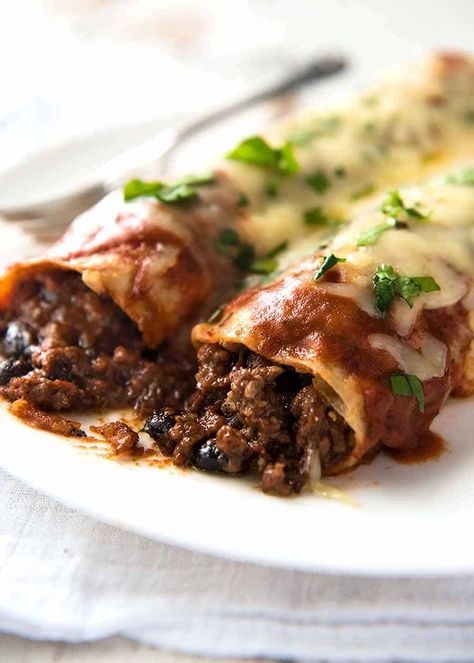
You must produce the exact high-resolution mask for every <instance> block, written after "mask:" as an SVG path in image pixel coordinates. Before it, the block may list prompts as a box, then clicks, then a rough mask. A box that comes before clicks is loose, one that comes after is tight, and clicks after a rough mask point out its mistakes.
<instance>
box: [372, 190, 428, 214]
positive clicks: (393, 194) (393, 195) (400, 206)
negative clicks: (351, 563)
mask: <svg viewBox="0 0 474 663" xmlns="http://www.w3.org/2000/svg"><path fill="white" fill-rule="evenodd" d="M381 210H382V212H383V213H384V214H385V215H387V216H390V217H392V218H394V219H398V218H399V217H403V216H410V217H411V218H412V219H419V220H424V221H425V220H426V219H427V218H428V217H429V214H422V213H421V212H420V211H419V210H417V209H416V208H415V207H407V206H406V205H405V203H404V202H403V200H402V197H401V196H400V192H399V191H397V190H394V191H390V193H389V194H388V196H387V198H386V199H385V200H384V201H383V203H382V206H381Z"/></svg>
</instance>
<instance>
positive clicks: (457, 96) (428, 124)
mask: <svg viewBox="0 0 474 663" xmlns="http://www.w3.org/2000/svg"><path fill="white" fill-rule="evenodd" d="M472 109H474V64H473V62H471V61H470V60H468V59H465V60H461V61H460V62H457V64H455V65H454V64H453V63H452V61H451V60H449V58H446V57H443V56H436V57H434V58H433V59H432V60H430V61H428V63H426V64H425V66H424V67H422V68H421V71H420V69H417V68H413V67H411V68H410V70H409V71H406V72H405V73H404V74H403V75H402V76H398V77H395V78H392V79H390V80H388V81H386V82H384V83H382V84H381V85H379V86H378V87H377V88H376V89H374V90H372V91H371V92H369V93H367V92H365V93H364V94H362V95H360V96H359V97H358V98H356V99H354V100H352V101H350V102H348V103H346V104H345V105H343V106H340V107H338V108H334V109H331V110H329V111H326V112H319V113H312V114H307V115H305V116H304V117H302V118H300V119H298V120H296V121H294V122H293V123H292V124H291V125H290V126H288V125H286V126H285V127H280V128H277V129H275V130H274V131H273V132H269V133H268V134H267V138H268V139H269V141H270V142H271V144H272V145H281V144H282V143H283V142H285V141H288V140H290V141H293V144H294V148H295V153H296V158H297V160H298V162H299V164H300V172H299V173H298V174H297V175H296V176H286V177H283V176H282V177H278V176H277V177H276V181H277V189H278V192H277V195H276V197H274V198H271V197H269V196H268V194H267V193H266V188H267V184H268V182H269V181H270V180H275V177H274V176H273V175H272V174H271V173H269V172H268V171H267V170H265V169H264V168H260V167H256V166H252V165H245V164H242V163H237V162H232V161H227V162H226V163H225V166H224V168H225V169H226V170H227V171H228V172H229V173H230V174H231V176H232V178H233V180H234V181H235V182H236V183H237V186H238V187H239V188H241V190H242V191H243V192H245V194H246V195H247V196H248V198H249V199H250V206H249V207H248V208H247V210H248V212H249V214H248V217H247V220H246V222H244V224H243V226H242V229H241V232H242V233H243V234H244V235H245V237H246V239H247V240H248V241H250V242H251V243H253V244H254V245H255V246H256V247H257V249H258V250H259V251H260V252H261V253H264V252H265V251H268V250H270V249H271V248H273V247H274V246H275V245H276V244H278V243H279V242H281V241H282V240H290V241H291V242H292V243H294V242H295V241H296V242H297V241H298V239H299V238H302V237H307V236H310V237H311V236H312V237H313V242H314V244H315V245H317V243H318V242H319V238H320V236H321V234H323V235H324V234H327V233H328V232H329V233H331V232H334V228H332V227H331V224H330V223H329V224H328V225H327V227H326V228H324V227H321V226H319V225H318V226H316V227H315V226H309V225H306V224H305V223H304V221H303V217H304V213H305V211H307V210H308V209H311V208H314V207H320V208H321V210H323V212H324V214H325V216H326V217H327V218H328V219H329V220H338V221H347V220H348V219H350V218H351V217H352V216H353V214H354V213H357V212H358V210H360V209H363V208H364V207H365V206H366V204H367V202H369V203H370V199H371V198H373V196H374V195H377V193H378V192H380V190H383V189H384V188H386V187H387V186H398V185H401V184H404V183H407V182H410V181H418V180H422V179H424V178H426V177H428V176H430V175H431V174H433V173H436V172H439V171H441V170H442V169H443V168H445V167H446V164H448V163H450V162H452V161H453V160H459V159H460V158H463V157H464V156H469V155H473V154H474V121H473V117H472ZM305 137H306V140H305ZM315 173H319V174H323V176H324V178H325V179H326V181H327V186H324V185H323V186H322V188H323V189H324V190H323V191H320V192H316V191H314V189H312V188H311V186H309V185H308V183H307V181H306V178H307V177H308V176H311V175H313V174H315Z"/></svg>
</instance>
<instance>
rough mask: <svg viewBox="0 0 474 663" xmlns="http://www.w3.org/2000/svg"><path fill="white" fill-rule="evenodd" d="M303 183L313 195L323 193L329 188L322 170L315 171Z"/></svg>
mask: <svg viewBox="0 0 474 663" xmlns="http://www.w3.org/2000/svg"><path fill="white" fill-rule="evenodd" d="M305 182H306V184H308V185H309V186H310V187H311V188H312V189H313V191H314V192H315V193H324V192H325V191H327V189H328V188H329V186H330V182H329V180H328V178H327V177H326V175H325V173H324V171H322V170H317V171H316V172H315V173H313V174H312V175H308V177H306V178H305Z"/></svg>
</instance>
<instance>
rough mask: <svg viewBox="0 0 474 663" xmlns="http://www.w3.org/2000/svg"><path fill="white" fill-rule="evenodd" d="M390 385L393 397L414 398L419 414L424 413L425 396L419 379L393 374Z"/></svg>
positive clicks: (412, 376) (402, 374)
mask: <svg viewBox="0 0 474 663" xmlns="http://www.w3.org/2000/svg"><path fill="white" fill-rule="evenodd" d="M390 384H391V387H392V394H393V395H394V396H414V397H415V398H416V400H417V403H418V407H419V409H420V412H424V411H425V394H424V391H423V383H422V381H421V380H420V378H419V377H417V376H416V375H407V374H405V373H394V374H392V375H391V376H390Z"/></svg>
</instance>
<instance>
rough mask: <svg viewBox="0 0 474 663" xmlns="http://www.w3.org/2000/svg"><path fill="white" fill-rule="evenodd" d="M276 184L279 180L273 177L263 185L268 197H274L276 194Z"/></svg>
mask: <svg viewBox="0 0 474 663" xmlns="http://www.w3.org/2000/svg"><path fill="white" fill-rule="evenodd" d="M278 184H279V182H278V181H277V180H275V179H272V180H268V182H267V183H266V185H265V193H266V194H267V196H268V197H269V198H276V197H277V196H278Z"/></svg>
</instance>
